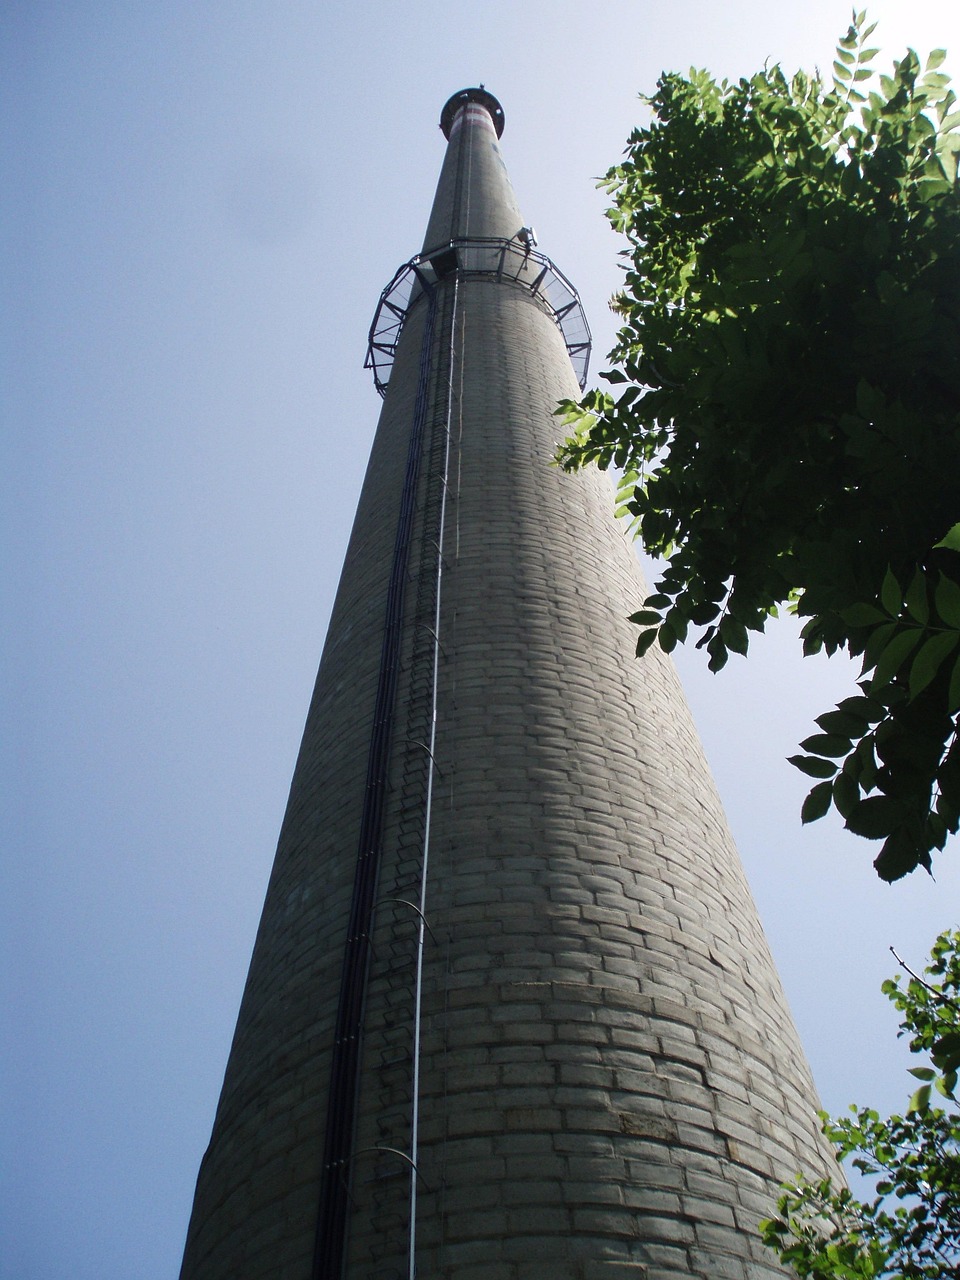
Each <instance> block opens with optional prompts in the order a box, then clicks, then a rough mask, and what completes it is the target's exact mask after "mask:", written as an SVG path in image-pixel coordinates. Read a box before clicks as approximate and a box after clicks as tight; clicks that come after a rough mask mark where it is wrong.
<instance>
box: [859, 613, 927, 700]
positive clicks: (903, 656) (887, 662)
mask: <svg viewBox="0 0 960 1280" xmlns="http://www.w3.org/2000/svg"><path fill="white" fill-rule="evenodd" d="M922 635H923V631H922V630H921V629H920V627H908V628H906V629H904V630H900V631H898V633H897V634H896V635H895V636H894V637H893V639H892V640H891V641H890V643H889V644H888V645H887V646H886V648H885V649H884V650H883V652H882V653H881V654H880V657H879V659H878V660H877V668H876V671H875V672H874V674H873V678H872V680H871V681H870V691H871V693H873V692H875V691H876V690H877V689H880V688H882V687H883V685H885V684H887V682H888V681H890V680H892V679H893V677H894V676H895V675H896V674H897V672H898V671H899V670H900V668H901V667H902V666H903V664H904V662H905V661H906V660H907V658H908V657H909V656H910V654H911V653H912V652H913V650H914V649H915V648H916V645H917V643H918V641H919V640H920V637H921V636H922Z"/></svg>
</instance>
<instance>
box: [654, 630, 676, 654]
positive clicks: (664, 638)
mask: <svg viewBox="0 0 960 1280" xmlns="http://www.w3.org/2000/svg"><path fill="white" fill-rule="evenodd" d="M657 639H658V640H659V641H660V648H661V649H662V650H663V652H664V653H672V652H673V650H674V649H675V648H676V647H677V633H676V631H674V629H673V627H671V625H670V623H669V622H662V623H661V624H660V630H659V631H658V632H657Z"/></svg>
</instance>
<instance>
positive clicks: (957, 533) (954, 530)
mask: <svg viewBox="0 0 960 1280" xmlns="http://www.w3.org/2000/svg"><path fill="white" fill-rule="evenodd" d="M958 114H960V113H958ZM933 545H934V546H935V547H947V548H948V549H949V550H950V551H960V524H955V525H953V526H952V527H951V528H949V529H948V530H947V532H946V533H945V534H944V536H943V537H942V538H941V539H940V541H939V542H935V543H934V544H933Z"/></svg>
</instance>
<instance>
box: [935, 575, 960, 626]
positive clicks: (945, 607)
mask: <svg viewBox="0 0 960 1280" xmlns="http://www.w3.org/2000/svg"><path fill="white" fill-rule="evenodd" d="M934 604H935V606H936V610H937V613H938V614H939V616H940V617H941V618H942V619H943V621H944V622H945V623H946V624H947V626H948V627H960V585H958V584H957V583H956V582H954V581H953V579H952V578H948V577H946V576H945V575H944V574H942V573H941V575H940V581H939V582H938V583H937V589H936V592H935V593H934Z"/></svg>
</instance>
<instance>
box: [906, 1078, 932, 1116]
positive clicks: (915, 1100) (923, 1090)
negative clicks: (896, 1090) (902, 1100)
mask: <svg viewBox="0 0 960 1280" xmlns="http://www.w3.org/2000/svg"><path fill="white" fill-rule="evenodd" d="M929 1107H930V1086H929V1085H928V1084H922V1085H921V1086H920V1088H919V1089H918V1090H917V1091H916V1093H915V1094H914V1095H913V1097H912V1098H911V1099H910V1101H909V1103H908V1104H907V1115H910V1114H911V1112H915V1111H927V1110H928V1109H929Z"/></svg>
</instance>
